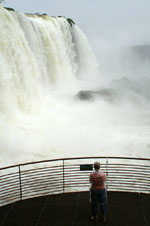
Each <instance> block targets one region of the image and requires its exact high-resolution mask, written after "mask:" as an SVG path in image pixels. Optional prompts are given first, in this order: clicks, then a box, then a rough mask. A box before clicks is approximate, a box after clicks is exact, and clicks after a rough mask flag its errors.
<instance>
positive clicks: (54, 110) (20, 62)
mask: <svg viewBox="0 0 150 226" xmlns="http://www.w3.org/2000/svg"><path fill="white" fill-rule="evenodd" d="M8 14H9V16H10V18H11V19H12V21H11V22H13V23H14V26H13V27H12V25H11V24H9V23H8V24H7V31H6V30H5V29H6V27H5V28H4V27H3V26H4V24H1V31H6V32H7V37H9V34H10V33H11V32H12V28H13V30H14V29H17V35H15V33H13V32H12V33H11V34H14V35H12V37H11V38H10V39H8V40H7V42H5V40H6V39H4V37H5V32H2V33H1V38H0V40H1V45H0V46H1V50H3V51H4V52H3V53H2V54H1V55H0V61H1V65H2V67H1V70H0V76H1V83H0V84H1V99H0V110H1V111H0V124H1V130H0V147H1V152H0V153H1V154H0V165H1V166H6V165H9V164H16V163H23V162H28V161H37V160H43V159H51V158H64V157H79V156H80V157H82V156H122V157H125V156H127V157H149V152H150V143H149V137H150V113H149V112H150V111H149V110H150V106H149V100H150V81H149V69H150V68H149V60H150V54H149V49H150V46H149V43H148V37H146V38H145V39H144V36H143V35H142V36H141V37H139V31H138V30H137V37H138V38H135V37H136V31H135V30H134V32H133V31H132V32H131V33H130V32H129V29H127V30H126V31H128V33H127V34H128V35H126V36H125V35H123V33H122V31H121V30H120V27H118V28H117V31H118V33H116V34H117V36H115V35H114V37H113V35H112V32H111V30H109V31H105V32H104V33H103V35H101V36H100V38H99V39H97V37H96V38H95V39H94V38H93V39H91V37H90V36H89V39H87V37H86V36H85V34H84V32H83V31H82V30H80V28H79V27H78V26H75V28H74V27H71V30H70V27H69V24H67V23H66V21H65V19H63V18H62V20H61V18H60V19H58V18H57V20H56V21H55V20H54V18H51V19H48V18H47V20H50V21H49V23H50V24H49V25H48V26H47V24H46V23H47V22H45V21H44V20H42V19H41V18H38V17H37V16H33V15H32V16H31V18H30V19H29V20H28V18H26V16H24V15H23V14H20V13H17V14H15V15H13V17H12V15H10V14H14V13H12V12H11V13H10V12H4V11H3V10H2V14H1V16H4V15H5V16H6V15H7V17H8ZM5 16H4V17H5ZM34 17H35V18H34ZM16 18H17V19H16ZM5 19H6V18H5ZM51 20H52V23H51ZM31 25H32V26H31ZM15 26H16V27H15ZM33 27H34V29H33ZM8 28H9V29H10V30H9V29H8ZM45 28H46V29H45ZM60 28H61V29H60ZM32 29H33V30H32ZM47 29H49V33H48V32H47V31H48V30H47ZM62 30H63V32H64V33H63V32H62ZM33 31H34V32H33ZM65 31H67V32H65ZM9 32H10V33H9ZM51 32H52V34H53V36H50V35H49V34H50V33H51ZM133 33H134V35H133ZM33 34H34V35H35V36H33ZM41 34H42V35H41ZM87 34H88V32H87ZM119 34H120V35H119ZM3 35H4V36H3ZM32 37H34V41H33V39H32ZM41 37H42V38H41ZM54 37H55V39H53V38H54ZM60 37H61V38H60ZM72 37H73V38H72ZM115 37H117V38H115ZM123 37H124V38H123ZM43 40H44V42H43ZM53 40H56V44H55V41H53ZM72 40H73V42H72ZM51 41H52V43H53V44H52V45H51ZM62 41H63V42H62ZM4 42H5V43H6V46H7V48H4ZM15 43H17V46H16V45H15ZM45 43H46V45H45ZM18 46H19V48H20V50H19V51H18ZM24 46H25V48H24ZM68 50H69V51H68ZM12 56H13V57H12ZM48 62H49V63H48Z"/></svg>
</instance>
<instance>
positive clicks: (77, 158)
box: [0, 156, 150, 170]
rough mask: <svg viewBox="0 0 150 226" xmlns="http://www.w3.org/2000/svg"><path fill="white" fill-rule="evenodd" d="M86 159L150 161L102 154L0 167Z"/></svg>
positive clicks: (17, 165)
mask: <svg viewBox="0 0 150 226" xmlns="http://www.w3.org/2000/svg"><path fill="white" fill-rule="evenodd" d="M85 159H122V160H135V161H138V160H143V161H146V160H147V161H149V160H150V159H149V158H133V157H114V156H113V157H111V156H108V157H106V156H101V157H96V156H95V157H93V156H92V157H76V158H62V159H50V160H42V161H35V162H28V163H22V164H16V165H12V166H7V167H2V168H0V170H4V169H9V168H14V167H19V166H27V165H31V164H39V163H46V162H54V161H55V162H56V161H68V160H72V161H74V160H85Z"/></svg>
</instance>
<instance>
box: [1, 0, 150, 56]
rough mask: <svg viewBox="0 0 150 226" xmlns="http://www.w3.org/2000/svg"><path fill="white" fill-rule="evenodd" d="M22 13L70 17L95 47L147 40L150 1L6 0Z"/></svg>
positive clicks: (149, 40)
mask: <svg viewBox="0 0 150 226" xmlns="http://www.w3.org/2000/svg"><path fill="white" fill-rule="evenodd" d="M5 1H6V3H5V4H4V3H3V5H4V6H6V7H12V8H14V9H15V10H17V11H21V12H26V13H29V12H32V13H36V12H39V13H47V14H48V15H49V16H60V15H62V16H66V17H70V18H72V19H73V20H74V21H75V23H76V24H77V25H78V26H79V27H80V28H81V29H82V31H83V32H84V33H85V34H86V36H87V37H88V40H89V42H90V44H91V45H92V47H93V48H94V51H95V52H96V51H98V48H97V47H98V46H100V45H105V46H108V47H111V45H113V46H115V45H118V44H127V45H128V44H130V43H135V44H141V43H142V44H145V43H146V44H147V43H150V32H149V31H150V0H5Z"/></svg>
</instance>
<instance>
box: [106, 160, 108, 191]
mask: <svg viewBox="0 0 150 226" xmlns="http://www.w3.org/2000/svg"><path fill="white" fill-rule="evenodd" d="M106 189H108V157H106Z"/></svg>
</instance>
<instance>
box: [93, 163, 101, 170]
mask: <svg viewBox="0 0 150 226" xmlns="http://www.w3.org/2000/svg"><path fill="white" fill-rule="evenodd" d="M94 169H95V170H99V169H100V162H94Z"/></svg>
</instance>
